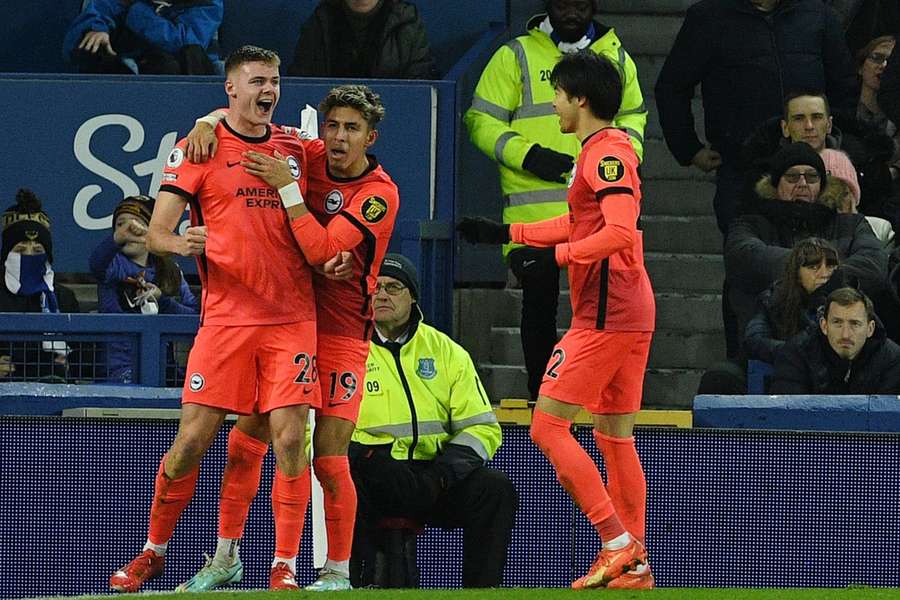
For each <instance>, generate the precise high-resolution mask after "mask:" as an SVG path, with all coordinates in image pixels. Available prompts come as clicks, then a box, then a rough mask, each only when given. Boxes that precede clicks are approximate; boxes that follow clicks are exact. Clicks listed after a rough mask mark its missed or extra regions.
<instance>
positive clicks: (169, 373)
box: [0, 313, 199, 414]
mask: <svg viewBox="0 0 900 600" xmlns="http://www.w3.org/2000/svg"><path fill="white" fill-rule="evenodd" d="M198 324H199V317H197V316H196V315H154V316H152V317H151V316H145V315H133V314H93V313H89V314H69V313H57V314H54V313H0V340H2V341H0V355H3V354H7V355H13V356H14V355H15V354H16V352H17V351H22V350H23V348H24V344H26V343H31V344H34V342H44V341H57V342H58V341H65V342H66V343H67V345H68V347H69V355H68V357H67V360H68V366H67V368H66V370H65V374H64V375H61V376H54V377H53V378H52V379H53V381H55V382H59V381H60V380H62V381H63V382H66V383H103V382H105V381H106V377H107V373H106V365H107V363H106V356H107V348H108V346H109V345H110V344H114V343H118V344H120V345H121V346H122V347H123V349H124V350H125V351H126V352H129V353H130V358H131V361H130V362H131V364H132V365H133V369H134V377H133V382H134V383H139V384H142V385H148V386H170V387H173V386H174V387H180V386H181V385H182V383H183V381H184V370H183V369H184V365H185V363H186V361H187V351H188V349H189V348H190V344H191V342H192V340H193V339H194V334H195V333H196V332H197V326H198ZM48 355H49V353H46V352H44V353H40V354H39V355H38V357H37V358H38V360H47V359H46V358H45V357H46V356H48ZM36 366H40V365H36ZM23 376H24V374H23V373H21V372H18V371H17V372H14V373H12V374H10V375H9V376H8V377H7V378H6V379H5V381H7V382H9V381H13V382H15V381H23ZM47 387H48V389H49V387H50V384H49V383H48V384H47ZM113 401H115V400H113ZM7 414H8V413H7ZM24 414H53V413H34V412H31V413H28V412H26V413H24Z"/></svg>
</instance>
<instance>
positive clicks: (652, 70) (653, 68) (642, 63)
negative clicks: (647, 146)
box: [622, 39, 675, 137]
mask: <svg viewBox="0 0 900 600" xmlns="http://www.w3.org/2000/svg"><path fill="white" fill-rule="evenodd" d="M674 41H675V40H674V39H673V40H670V42H669V49H668V50H666V51H665V52H661V53H659V54H638V53H636V52H634V51H632V50H631V48H629V47H628V45H627V44H625V42H624V41H623V42H622V44H625V50H626V51H627V52H628V55H629V56H631V59H632V60H633V61H634V66H635V67H636V68H637V76H638V81H639V82H640V84H641V93H642V94H643V95H644V101H645V102H646V103H647V108H649V109H650V112H651V113H656V100H655V96H656V94H655V93H654V91H653V88H655V87H656V80H657V79H659V72H660V71H661V70H662V67H663V63H665V62H666V56H668V54H669V50H671V46H672V43H673V42H674ZM657 120H658V119H657ZM656 137H658V136H656Z"/></svg>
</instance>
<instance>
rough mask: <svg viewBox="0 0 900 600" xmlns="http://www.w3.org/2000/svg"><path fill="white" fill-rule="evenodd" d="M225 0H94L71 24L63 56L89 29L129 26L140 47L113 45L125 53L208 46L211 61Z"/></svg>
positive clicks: (172, 51)
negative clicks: (124, 1)
mask: <svg viewBox="0 0 900 600" xmlns="http://www.w3.org/2000/svg"><path fill="white" fill-rule="evenodd" d="M222 1H223V0H183V1H181V2H169V3H157V2H152V1H151V0H135V2H134V3H132V4H131V5H130V6H125V5H124V4H122V2H120V0H90V1H89V2H88V3H87V4H86V5H85V7H84V9H83V10H82V11H81V14H79V15H78V16H77V17H76V18H75V21H74V22H73V23H72V25H71V27H69V31H68V32H67V33H66V37H65V39H64V40H63V56H64V58H65V59H66V60H70V59H71V57H72V52H73V51H74V50H75V49H76V48H77V47H78V44H80V43H81V39H82V38H83V37H84V34H86V33H87V32H89V31H105V32H107V33H109V34H110V35H112V34H113V32H115V31H116V30H119V29H127V30H129V31H130V32H132V33H134V34H135V36H133V37H134V38H135V39H136V42H135V44H136V45H137V46H138V47H137V48H118V47H116V44H115V43H113V49H114V50H115V51H116V52H117V53H118V54H119V55H120V56H122V55H123V53H124V54H125V55H127V56H128V57H130V58H138V57H139V56H140V55H141V54H142V53H144V52H146V51H148V50H162V51H163V52H166V53H168V54H173V55H175V54H178V53H179V52H180V51H181V50H183V49H184V47H185V46H200V47H201V48H204V49H205V50H207V55H208V56H209V59H210V60H211V61H214V62H215V61H217V60H219V56H218V52H217V50H218V48H217V46H218V43H214V42H215V40H217V36H218V31H219V27H220V26H221V25H222V16H223V14H224V8H223V5H222Z"/></svg>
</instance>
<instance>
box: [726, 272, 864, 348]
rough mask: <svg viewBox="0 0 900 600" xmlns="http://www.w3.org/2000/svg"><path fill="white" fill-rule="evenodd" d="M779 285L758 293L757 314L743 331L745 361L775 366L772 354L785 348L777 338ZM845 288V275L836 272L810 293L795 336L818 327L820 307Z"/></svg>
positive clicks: (778, 336)
mask: <svg viewBox="0 0 900 600" xmlns="http://www.w3.org/2000/svg"><path fill="white" fill-rule="evenodd" d="M780 285H781V280H779V281H776V282H775V283H774V284H772V285H771V286H770V287H769V288H768V289H766V290H764V291H763V292H762V293H760V295H759V297H757V299H756V306H757V309H756V314H754V315H753V318H752V319H750V322H749V323H747V329H746V330H745V331H744V351H745V352H746V353H747V358H748V359H751V360H761V361H763V362H767V363H769V364H774V363H775V353H776V352H777V351H778V349H779V348H781V347H782V346H783V345H784V344H785V340H784V339H783V338H782V336H780V335H779V334H778V324H777V322H778V320H779V319H780V314H781V313H780V310H779V308H780V307H779V306H778V305H777V304H776V302H775V300H776V298H777V297H778V296H777V291H778V288H779V286H780ZM845 285H849V284H848V283H847V281H846V277H845V274H844V272H843V271H841V270H840V269H838V270H836V271H835V273H834V275H832V277H831V279H830V280H829V281H828V283H826V284H825V285H823V286H822V287H820V288H819V289H817V290H816V291H815V292H813V293H812V295H810V296H809V297H808V298H807V301H806V306H805V307H804V309H805V310H804V313H803V315H802V323H801V325H800V328H799V329H798V333H797V334H795V335H798V334H799V333H801V332H803V331H805V330H806V329H810V328H814V327H818V324H819V319H818V315H817V313H818V309H819V307H820V306H822V305H823V304H824V303H825V298H826V297H827V296H828V294H829V293H830V292H832V291H833V290H836V289H837V288H839V287H843V286H845Z"/></svg>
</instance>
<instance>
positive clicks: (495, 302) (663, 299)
mask: <svg viewBox="0 0 900 600" xmlns="http://www.w3.org/2000/svg"><path fill="white" fill-rule="evenodd" d="M719 283H720V285H721V281H720V282H719ZM490 291H491V292H492V294H490V295H484V296H481V297H480V301H481V302H483V303H484V304H483V305H482V310H483V311H485V312H486V313H493V314H494V318H493V320H492V321H491V326H492V327H516V328H517V327H519V324H520V321H521V315H522V290H514V289H509V290H490ZM571 322H572V305H571V302H570V299H569V293H568V292H567V291H563V292H561V293H560V296H559V310H558V311H557V319H556V326H557V328H558V329H568V328H569V325H570V323H571ZM656 328H657V329H658V330H672V331H686V332H698V331H719V330H720V329H721V328H722V300H721V295H720V294H714V293H709V294H704V293H680V292H662V293H657V294H656ZM481 331H487V329H481ZM460 339H465V338H462V337H461V338H460Z"/></svg>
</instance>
